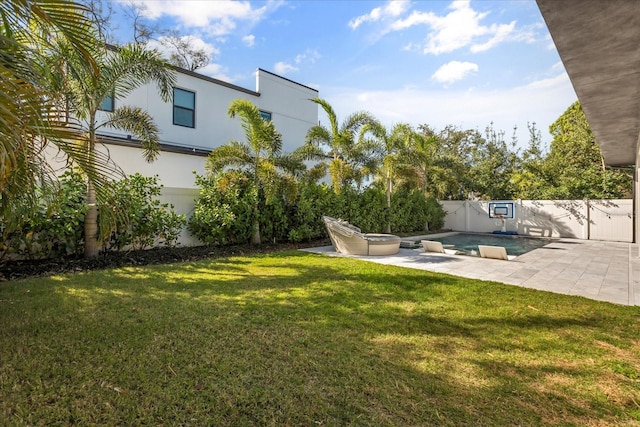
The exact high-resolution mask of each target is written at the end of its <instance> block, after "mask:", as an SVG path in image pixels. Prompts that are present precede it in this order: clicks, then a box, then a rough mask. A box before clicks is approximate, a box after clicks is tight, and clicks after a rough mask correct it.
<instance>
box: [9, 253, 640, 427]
mask: <svg viewBox="0 0 640 427" xmlns="http://www.w3.org/2000/svg"><path fill="white" fill-rule="evenodd" d="M0 324H1V325H2V326H1V327H0V419H1V420H3V421H1V422H0V424H2V425H72V424H74V425H75V424H77V425H96V424H99V425H165V426H174V425H194V426H195V425H216V426H224V425H232V426H244V425H278V426H282V425H291V426H294V425H295V426H337V425H340V426H342V425H362V426H384V425H389V426H428V425H437V426H447V425H451V426H453V425H470V426H495V425H504V426H515V425H522V426H531V425H577V426H621V425H623V426H624V425H629V426H632V425H640V308H639V307H623V306H616V305H612V304H607V303H602V302H596V301H590V300H587V299H583V298H579V297H571V296H565V295H555V294H550V293H545V292H539V291H534V290H528V289H522V288H518V287H514V286H506V285H501V284H497V283H490V282H481V281H476V280H470V279H462V278H456V277H452V276H446V275H441V274H435V273H430V272H426V271H419V270H408V269H403V268H398V267H391V266H383V265H377V264H373V263H367V262H363V261H357V260H351V259H344V258H328V257H323V256H320V255H313V254H307V253H302V252H298V251H289V252H281V253H276V254H270V255H256V256H250V257H233V258H226V259H217V260H209V261H200V262H193V263H181V264H173V265H161V266H152V267H141V268H121V269H116V270H104V271H94V272H88V273H80V274H69V275H59V276H53V277H48V278H37V279H25V280H19V281H13V282H5V283H0Z"/></svg>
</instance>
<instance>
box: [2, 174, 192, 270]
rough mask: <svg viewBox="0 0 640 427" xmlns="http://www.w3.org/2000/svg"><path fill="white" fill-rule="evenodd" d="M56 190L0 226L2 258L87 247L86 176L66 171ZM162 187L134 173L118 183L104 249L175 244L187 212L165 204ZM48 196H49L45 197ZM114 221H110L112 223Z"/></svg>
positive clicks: (104, 223) (65, 253)
mask: <svg viewBox="0 0 640 427" xmlns="http://www.w3.org/2000/svg"><path fill="white" fill-rule="evenodd" d="M59 182H60V185H59V187H58V188H57V191H56V192H55V193H54V194H51V195H44V194H43V197H42V203H41V204H40V205H39V206H38V209H37V210H31V211H29V212H28V213H27V212H25V214H24V215H22V218H21V221H19V223H18V224H17V225H16V224H12V225H11V227H9V226H8V223H7V222H5V221H2V223H1V224H0V238H1V239H2V240H1V241H0V259H2V258H4V257H5V256H6V255H9V254H14V255H17V256H18V257H20V258H29V259H40V258H56V257H62V256H69V255H79V254H81V253H82V252H83V250H84V240H83V229H84V217H85V214H86V212H87V204H86V191H87V187H86V182H85V179H84V177H83V176H82V175H80V174H79V173H78V172H75V171H67V172H65V173H64V174H63V175H62V176H61V177H60V181H59ZM161 188H162V186H161V185H160V184H159V183H158V178H157V176H156V177H144V176H142V175H140V174H134V175H131V176H129V177H128V178H125V179H123V180H121V181H119V182H117V183H115V185H114V187H113V192H112V193H111V197H110V200H109V201H108V202H107V203H106V204H105V205H104V206H103V207H102V209H103V212H104V211H106V210H107V209H110V210H111V211H112V212H113V213H114V214H115V215H114V218H115V221H112V222H111V223H110V222H108V221H106V219H105V218H99V224H100V225H101V226H102V227H106V226H109V227H110V229H108V230H103V231H105V232H104V233H100V234H101V235H103V236H105V237H104V238H103V242H102V244H103V249H104V250H106V251H109V250H122V249H124V248H128V247H130V248H132V249H145V248H149V247H151V246H154V245H156V244H160V245H166V246H175V245H176V242H177V240H178V237H179V235H180V232H181V230H182V229H183V228H184V226H185V225H186V218H185V216H184V215H177V214H176V213H175V212H174V211H173V206H172V205H170V204H167V203H160V201H159V200H158V196H159V195H160V191H161ZM45 196H47V197H45ZM107 224H110V225H107Z"/></svg>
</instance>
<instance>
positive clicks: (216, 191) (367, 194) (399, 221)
mask: <svg viewBox="0 0 640 427" xmlns="http://www.w3.org/2000/svg"><path fill="white" fill-rule="evenodd" d="M196 182H197V184H198V185H199V186H200V188H201V190H200V198H199V199H198V200H196V202H195V210H194V214H193V216H192V217H191V219H190V220H189V225H188V227H189V231H190V232H191V233H192V234H193V235H194V236H196V237H197V238H199V239H200V240H202V241H203V242H206V243H209V244H228V243H241V242H242V243H244V242H247V241H248V239H249V237H250V236H251V233H252V225H253V223H254V219H255V218H254V216H255V215H256V213H255V212H256V210H254V209H253V207H254V205H255V204H258V206H259V209H258V210H257V212H258V215H259V224H260V234H261V236H262V239H263V240H264V241H276V242H283V241H292V242H301V241H308V240H313V239H318V238H322V237H325V236H326V232H325V228H324V224H323V222H322V216H323V215H329V216H332V217H336V218H342V219H345V220H347V221H349V222H351V223H353V224H356V225H357V226H358V227H360V228H361V229H362V231H363V232H367V233H374V232H382V231H383V230H384V229H385V228H386V225H387V223H388V222H390V223H391V230H392V231H393V232H394V233H402V232H416V231H422V230H426V229H428V228H431V229H439V228H441V227H442V226H443V224H444V216H445V213H444V210H443V209H442V207H441V206H440V204H439V203H438V202H437V201H436V200H435V199H434V198H433V197H425V196H424V195H423V194H422V193H421V192H420V191H417V190H406V189H399V190H397V191H395V192H394V193H393V194H392V196H391V206H392V207H391V209H388V208H387V205H386V198H385V191H384V189H382V188H380V187H379V186H376V185H373V186H370V187H367V188H366V189H364V190H361V191H358V190H356V189H354V188H352V187H345V188H344V189H343V190H342V191H341V192H340V193H336V192H334V191H333V189H331V188H330V187H329V186H328V185H326V184H317V183H315V182H300V183H299V184H298V191H297V195H296V197H295V198H293V199H292V198H291V197H290V196H288V197H285V196H284V195H283V196H282V197H278V198H273V199H272V200H267V199H266V198H265V197H264V195H263V194H262V193H261V191H260V190H259V189H256V188H255V184H254V181H253V180H252V179H251V178H250V177H249V176H248V175H246V174H245V173H243V172H239V171H229V172H225V173H223V174H220V175H218V176H207V177H203V176H198V177H197V178H196Z"/></svg>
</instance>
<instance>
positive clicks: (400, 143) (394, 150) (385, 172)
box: [360, 122, 415, 233]
mask: <svg viewBox="0 0 640 427" xmlns="http://www.w3.org/2000/svg"><path fill="white" fill-rule="evenodd" d="M366 133H370V134H371V135H373V137H374V139H373V140H370V143H369V144H374V145H375V146H376V151H377V152H378V154H379V156H380V159H379V166H378V167H377V168H376V173H377V174H378V176H379V177H380V178H381V179H382V181H383V183H384V188H385V192H386V199H387V211H388V212H389V214H390V213H391V193H392V192H393V185H394V182H395V181H396V180H397V179H399V177H400V173H399V172H400V170H401V168H402V166H403V160H405V159H406V157H403V156H402V153H403V151H406V149H407V148H408V147H409V144H410V141H411V139H412V138H414V137H415V135H414V134H415V132H414V131H413V129H412V128H411V126H410V125H408V124H406V123H399V124H397V125H395V126H394V127H393V129H392V130H391V132H390V133H389V132H387V129H386V128H385V127H384V126H383V125H382V124H380V123H379V122H373V123H369V124H366V125H365V126H363V127H362V129H361V130H360V134H361V138H363V137H364V135H365V134H366ZM390 219H391V216H390V215H389V221H387V226H386V230H385V232H386V233H391V220H390Z"/></svg>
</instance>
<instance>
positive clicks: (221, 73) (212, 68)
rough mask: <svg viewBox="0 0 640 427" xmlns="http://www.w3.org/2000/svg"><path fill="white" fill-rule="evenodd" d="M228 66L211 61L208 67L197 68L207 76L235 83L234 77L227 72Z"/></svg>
mask: <svg viewBox="0 0 640 427" xmlns="http://www.w3.org/2000/svg"><path fill="white" fill-rule="evenodd" d="M226 71H227V70H226V68H225V67H223V66H222V65H220V64H214V63H209V64H207V66H206V67H203V68H200V69H198V70H196V72H197V73H199V74H204V75H205V76H209V77H213V78H214V79H218V80H222V81H225V82H227V83H233V82H234V79H232V78H231V77H229V76H228V75H227V74H226V73H225V72H226Z"/></svg>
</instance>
